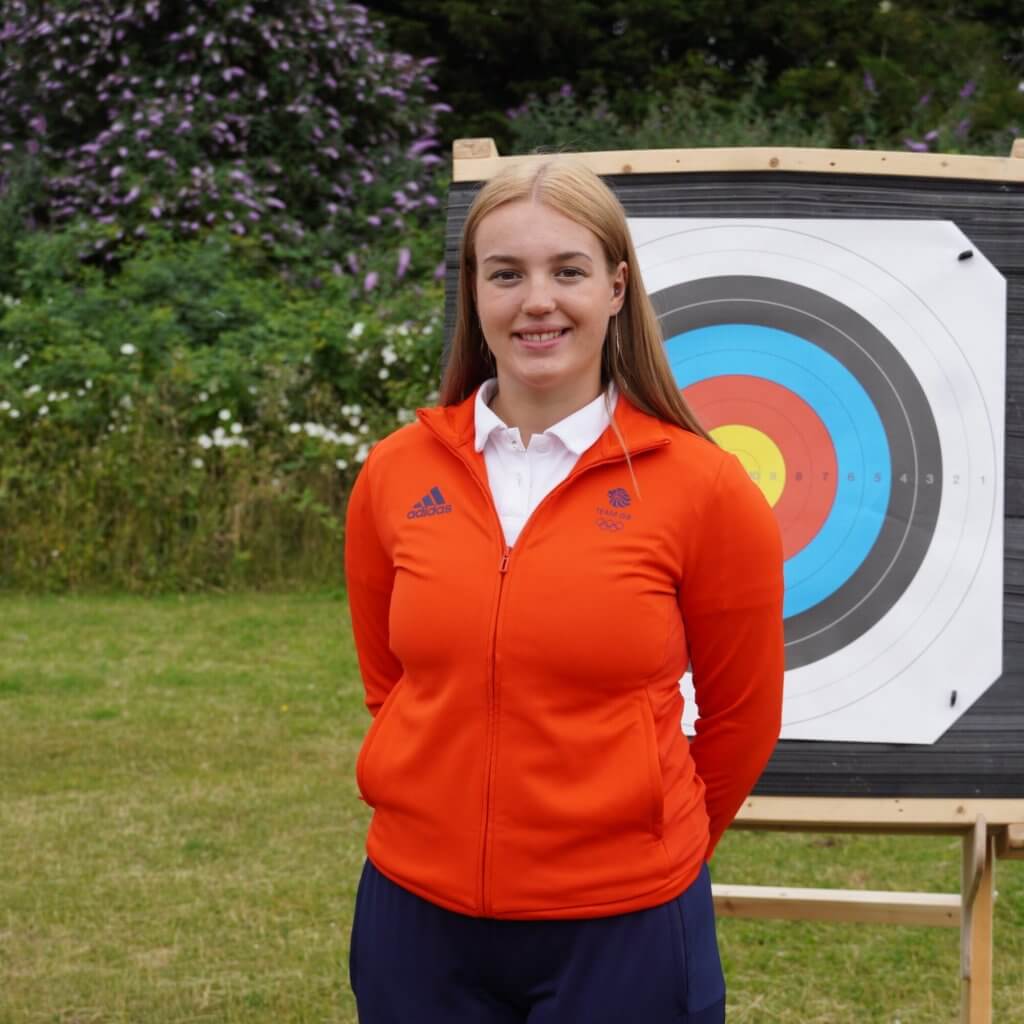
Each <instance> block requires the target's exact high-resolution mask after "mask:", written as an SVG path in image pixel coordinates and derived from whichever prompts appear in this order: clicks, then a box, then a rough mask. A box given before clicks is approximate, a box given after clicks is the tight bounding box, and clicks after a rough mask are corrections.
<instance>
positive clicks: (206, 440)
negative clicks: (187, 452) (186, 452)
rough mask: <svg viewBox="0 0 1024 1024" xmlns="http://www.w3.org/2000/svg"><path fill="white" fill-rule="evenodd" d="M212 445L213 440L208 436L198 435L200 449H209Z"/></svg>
mask: <svg viewBox="0 0 1024 1024" xmlns="http://www.w3.org/2000/svg"><path fill="white" fill-rule="evenodd" d="M212 444H213V439H212V438H211V437H210V435H209V434H200V435H199V447H200V448H209V447H210V446H211V445H212Z"/></svg>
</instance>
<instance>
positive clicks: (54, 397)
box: [46, 391, 57, 402]
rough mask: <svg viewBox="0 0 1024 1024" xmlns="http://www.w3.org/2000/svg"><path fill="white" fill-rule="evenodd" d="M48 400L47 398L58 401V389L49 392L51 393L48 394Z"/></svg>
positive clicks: (49, 400)
mask: <svg viewBox="0 0 1024 1024" xmlns="http://www.w3.org/2000/svg"><path fill="white" fill-rule="evenodd" d="M46 400H47V401H48V402H56V401H57V392H56V391H51V392H50V393H49V394H48V395H47V396H46Z"/></svg>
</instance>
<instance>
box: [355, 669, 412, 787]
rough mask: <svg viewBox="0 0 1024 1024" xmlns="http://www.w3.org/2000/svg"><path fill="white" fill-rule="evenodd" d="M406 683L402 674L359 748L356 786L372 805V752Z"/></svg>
mask: <svg viewBox="0 0 1024 1024" xmlns="http://www.w3.org/2000/svg"><path fill="white" fill-rule="evenodd" d="M404 683H405V676H402V678H401V679H399V680H398V682H397V683H395V685H394V687H393V688H392V690H391V692H390V693H389V694H388V695H387V697H386V698H385V699H384V703H383V704H382V705H381V708H380V711H378V712H377V714H376V716H375V717H374V719H373V721H372V722H371V723H370V728H369V729H368V730H367V731H366V736H365V737H364V738H363V745H362V747H361V748H360V750H359V756H358V757H357V758H356V786H357V787H358V788H359V795H360V796H361V797H362V798H363V800H364V801H365V802H366V803H368V804H369V805H370V806H371V807H375V806H376V798H375V797H374V794H373V790H372V774H371V772H370V763H371V757H370V754H371V752H372V750H373V746H374V743H375V741H376V739H377V737H378V736H379V735H380V732H381V730H382V729H383V728H384V727H385V725H386V724H387V720H388V718H389V717H390V715H391V710H392V708H393V707H394V706H395V704H396V703H397V701H398V696H399V693H400V692H401V690H402V686H403V685H404Z"/></svg>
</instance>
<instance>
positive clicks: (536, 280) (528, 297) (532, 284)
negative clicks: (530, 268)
mask: <svg viewBox="0 0 1024 1024" xmlns="http://www.w3.org/2000/svg"><path fill="white" fill-rule="evenodd" d="M551 289H552V282H551V281H550V280H549V279H548V276H547V274H543V275H539V276H536V277H531V278H530V279H529V282H528V283H527V286H526V293H525V295H524V296H523V312H524V313H526V314H528V315H529V316H543V315H544V314H546V313H550V312H551V311H552V310H553V309H554V308H555V296H554V293H553V292H552V290H551Z"/></svg>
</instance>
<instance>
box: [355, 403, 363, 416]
mask: <svg viewBox="0 0 1024 1024" xmlns="http://www.w3.org/2000/svg"><path fill="white" fill-rule="evenodd" d="M352 415H353V416H362V415H363V407H362V406H361V405H353V406H352Z"/></svg>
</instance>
